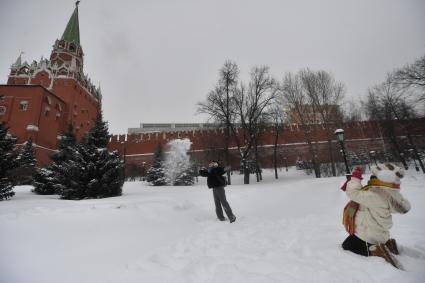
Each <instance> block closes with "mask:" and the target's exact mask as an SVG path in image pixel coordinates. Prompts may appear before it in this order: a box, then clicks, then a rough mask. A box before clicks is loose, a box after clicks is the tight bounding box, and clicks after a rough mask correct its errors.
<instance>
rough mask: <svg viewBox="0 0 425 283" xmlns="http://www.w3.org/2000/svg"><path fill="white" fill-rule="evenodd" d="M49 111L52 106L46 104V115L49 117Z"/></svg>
mask: <svg viewBox="0 0 425 283" xmlns="http://www.w3.org/2000/svg"><path fill="white" fill-rule="evenodd" d="M49 113H50V107H49V106H46V107H45V108H44V116H46V117H49Z"/></svg>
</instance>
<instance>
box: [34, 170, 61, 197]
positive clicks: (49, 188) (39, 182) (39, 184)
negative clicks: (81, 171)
mask: <svg viewBox="0 0 425 283" xmlns="http://www.w3.org/2000/svg"><path fill="white" fill-rule="evenodd" d="M56 184H57V182H56V175H55V172H54V171H53V170H52V169H51V168H50V167H47V168H37V169H36V172H35V174H34V176H33V183H32V185H33V186H34V189H33V192H34V193H36V194H39V195H53V194H55V193H56V189H55V186H56Z"/></svg>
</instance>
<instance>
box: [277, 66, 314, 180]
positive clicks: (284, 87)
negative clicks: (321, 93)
mask: <svg viewBox="0 0 425 283" xmlns="http://www.w3.org/2000/svg"><path fill="white" fill-rule="evenodd" d="M280 90H281V92H280V94H281V96H282V99H283V101H284V102H285V104H286V105H287V106H288V111H289V112H288V116H289V117H288V118H289V120H290V121H291V122H292V123H296V124H298V126H299V128H300V129H301V130H302V132H303V133H304V137H305V140H306V142H307V145H308V149H309V152H310V156H311V161H312V164H313V169H314V173H315V176H316V178H320V176H321V175H320V161H319V159H318V150H317V143H315V142H314V130H315V128H314V123H315V115H314V113H313V111H311V106H310V105H309V98H308V96H307V94H306V91H305V90H304V86H303V83H302V80H301V76H300V74H296V75H293V74H291V73H287V74H286V75H285V76H284V78H283V82H282V84H281V87H280Z"/></svg>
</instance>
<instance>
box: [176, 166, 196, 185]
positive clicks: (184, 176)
mask: <svg viewBox="0 0 425 283" xmlns="http://www.w3.org/2000/svg"><path fill="white" fill-rule="evenodd" d="M194 183H195V179H194V174H193V169H192V168H191V167H188V168H186V169H185V170H183V171H182V172H181V173H180V174H179V175H178V176H177V177H176V178H175V179H174V184H173V185H174V186H191V185H193V184H194Z"/></svg>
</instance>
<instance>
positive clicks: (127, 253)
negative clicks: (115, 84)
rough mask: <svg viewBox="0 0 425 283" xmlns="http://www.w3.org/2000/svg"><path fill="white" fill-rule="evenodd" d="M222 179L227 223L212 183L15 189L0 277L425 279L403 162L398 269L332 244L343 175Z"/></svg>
mask: <svg viewBox="0 0 425 283" xmlns="http://www.w3.org/2000/svg"><path fill="white" fill-rule="evenodd" d="M233 179H234V183H235V185H232V186H230V187H227V188H226V193H227V198H228V200H229V203H230V205H231V206H232V209H233V211H234V213H235V214H236V216H237V217H238V218H237V220H236V222H235V223H232V224H230V223H229V222H220V221H218V220H217V219H216V217H215V212H214V205H213V198H212V192H211V191H210V190H208V189H207V188H206V185H205V180H204V179H202V180H200V182H199V183H198V184H196V185H195V186H193V187H150V186H147V185H145V184H144V183H143V182H128V183H126V184H125V186H124V189H123V196H122V197H116V198H108V199H100V200H82V201H66V200H59V199H57V196H38V195H35V194H33V193H31V192H30V190H31V187H29V186H22V187H16V188H15V192H16V196H15V197H13V198H12V199H11V200H9V201H3V202H0V229H1V230H0V243H1V254H0V282H1V283H68V282H69V283H71V282H72V283H98V282H99V283H105V282H107V283H120V282H122V283H127V282H129V283H132V282H138V283H142V282H143V283H150V282H165V283H168V282H172V283H179V282H193V283H201V282H211V283H212V282H219V283H231V282H240V283H250V282H256V283H257V282H260V283H262V282H265V283H267V282H326V283H327V282H385V283H389V282H397V283H400V282H425V224H424V223H425V177H424V175H423V174H417V173H416V172H412V170H409V171H408V174H407V177H406V178H405V179H403V183H402V193H403V194H404V195H405V197H406V198H407V199H409V200H410V201H411V203H412V210H411V211H410V212H409V213H408V214H406V215H395V216H394V217H393V220H394V227H393V229H392V230H391V233H392V236H393V237H394V238H396V239H397V241H398V243H399V245H400V250H401V254H400V255H399V256H398V258H399V260H400V261H401V262H402V264H403V265H404V267H405V269H406V271H400V270H397V269H395V268H393V267H392V266H391V265H390V264H388V263H386V262H385V261H384V260H383V259H382V258H376V257H374V258H365V257H361V256H358V255H355V254H352V253H350V252H346V251H343V250H342V249H341V248H340V245H341V243H342V241H343V240H344V239H345V237H346V236H347V234H346V232H345V230H344V228H343V226H342V224H341V214H342V208H343V207H344V205H345V204H346V202H347V197H346V196H345V193H343V192H342V191H340V190H339V185H340V184H341V183H342V182H343V180H344V177H338V178H324V179H314V178H313V177H311V176H306V175H305V174H304V173H303V172H300V171H296V170H290V171H289V172H284V171H282V172H280V179H279V180H275V179H274V178H273V175H272V172H266V174H265V178H264V179H265V180H264V181H263V182H261V183H259V184H257V183H256V182H255V180H254V178H252V177H251V182H252V184H251V185H249V186H244V185H242V178H241V176H239V175H233Z"/></svg>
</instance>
